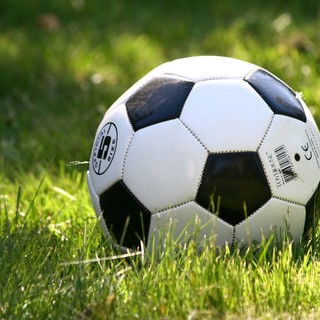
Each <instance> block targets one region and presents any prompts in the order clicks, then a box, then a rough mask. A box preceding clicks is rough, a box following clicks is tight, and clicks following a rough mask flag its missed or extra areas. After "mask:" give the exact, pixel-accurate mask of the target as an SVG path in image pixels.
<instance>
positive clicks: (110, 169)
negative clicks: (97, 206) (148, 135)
mask: <svg viewBox="0 0 320 320" xmlns="http://www.w3.org/2000/svg"><path fill="white" fill-rule="evenodd" d="M133 133H134V132H133V129H132V127H131V124H130V122H129V118H128V115H127V111H126V107H125V105H119V106H118V107H117V108H115V109H113V110H112V111H111V112H107V113H106V115H105V117H104V118H103V120H102V122H101V123H100V125H99V128H98V130H97V133H96V136H95V140H94V144H93V148H92V151H91V157H90V164H89V175H90V179H91V182H92V185H93V187H94V189H95V191H96V193H97V194H98V195H100V194H101V193H102V192H103V191H104V190H106V189H107V188H108V187H110V186H111V185H112V184H114V183H115V182H116V181H117V180H119V179H121V177H122V167H123V161H124V158H125V153H126V151H127V149H128V146H129V143H130V141H131V139H132V137H133Z"/></svg>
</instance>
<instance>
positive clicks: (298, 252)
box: [0, 0, 320, 319]
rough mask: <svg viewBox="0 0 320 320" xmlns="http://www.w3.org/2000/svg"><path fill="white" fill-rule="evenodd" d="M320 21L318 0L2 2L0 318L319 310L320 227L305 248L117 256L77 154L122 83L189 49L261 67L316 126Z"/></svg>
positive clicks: (295, 315)
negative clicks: (51, 21)
mask: <svg viewBox="0 0 320 320" xmlns="http://www.w3.org/2000/svg"><path fill="white" fill-rule="evenodd" d="M43 14H51V15H52V16H53V17H54V18H56V19H58V20H57V21H58V23H57V24H56V25H55V26H53V28H50V27H49V26H48V25H43V20H41V17H42V15H43ZM52 16H51V17H52ZM319 18H320V6H319V4H318V1H312V0H305V1H303V2H301V1H298V0H293V1H290V4H286V5H282V3H281V2H279V1H275V0H274V1H269V2H266V1H260V0H258V1H255V2H254V3H252V2H248V3H241V5H237V3H236V2H232V1H231V0H227V1H220V2H218V1H209V0H208V1H202V2H199V1H182V0H177V1H175V2H172V1H167V0H165V1H153V0H151V1H145V0H137V1H131V2H130V1H125V0H119V1H111V0H106V1H98V0H93V1H85V0H72V1H63V0H55V1H53V0H51V1H40V0H30V1H25V2H23V1H17V0H2V1H1V2H0V168H1V172H0V319H46V318H48V319H49V318H50V319H214V318H217V319H250V318H251V319H271V318H277V319H288V318H291V319H307V318H309V319H318V318H319V317H320V289H319V288H320V280H319V279H320V276H319V275H320V264H319V261H320V260H319V249H320V243H319V228H318V227H317V228H316V230H315V232H314V238H313V239H312V241H311V243H310V244H309V245H307V244H303V243H301V244H295V245H293V244H291V243H290V242H289V241H288V240H287V241H284V243H283V244H282V245H281V246H275V245H274V241H273V239H271V240H270V241H269V242H268V241H267V242H266V243H264V244H262V245H261V246H257V247H252V248H248V249H244V248H243V249H241V250H240V249H237V248H235V249H233V250H231V251H230V250H226V251H222V252H216V250H215V249H213V248H205V249H204V251H203V252H202V253H198V252H197V251H196V249H195V248H194V247H193V246H190V247H189V248H187V249H186V250H184V251H182V252H181V251H180V252H175V250H174V249H173V248H172V247H170V246H169V248H167V250H166V252H165V253H164V254H163V255H162V256H160V257H157V258H156V257H153V256H148V254H146V253H143V252H142V253H137V255H136V256H132V257H121V256H119V255H118V254H117V253H116V252H114V251H113V250H112V248H111V247H110V244H109V243H108V242H107V241H106V239H105V238H104V237H103V235H102V233H101V230H100V228H99V226H98V225H97V221H96V219H95V216H94V213H93V209H92V206H91V203H90V199H89V195H88V191H87V187H86V182H85V172H86V169H87V165H86V164H84V165H83V164H78V165H75V164H73V162H75V161H78V162H83V161H87V160H88V158H89V154H90V149H91V145H92V142H93V137H94V134H95V130H96V128H97V126H98V124H99V122H100V120H101V118H102V116H103V114H104V112H105V111H106V110H107V108H108V107H109V106H110V105H111V104H112V102H113V101H114V100H115V99H116V98H117V97H118V96H119V95H120V94H121V93H122V92H124V91H125V90H126V89H127V88H128V87H129V86H130V85H131V84H133V83H134V82H135V81H136V80H138V79H139V78H140V77H141V76H142V75H143V74H145V73H146V72H148V71H149V70H150V69H152V68H154V67H156V66H157V65H158V64H160V63H162V62H165V61H167V60H171V59H175V58H179V57H184V56H191V55H225V56H232V57H235V58H239V59H244V60H248V61H251V62H253V63H256V64H258V65H261V66H263V67H265V68H267V69H269V70H270V71H272V72H273V73H275V74H276V75H278V76H279V77H280V78H282V79H283V80H284V81H286V82H287V83H288V84H289V85H291V86H292V87H293V88H294V89H295V90H296V91H301V92H303V94H304V98H305V100H306V102H307V104H308V105H309V106H310V109H311V110H312V112H313V114H314V117H315V119H316V121H317V122H318V123H320V107H319V106H320V91H319V87H320V67H319V65H320V64H319V62H320V49H319V47H318V43H319V40H320V32H319V30H320V19H319ZM41 21H42V22H41ZM47 21H48V20H47Z"/></svg>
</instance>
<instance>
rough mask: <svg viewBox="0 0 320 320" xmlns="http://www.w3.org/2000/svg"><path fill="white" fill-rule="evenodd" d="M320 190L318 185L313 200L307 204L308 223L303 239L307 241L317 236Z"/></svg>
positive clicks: (305, 225)
mask: <svg viewBox="0 0 320 320" xmlns="http://www.w3.org/2000/svg"><path fill="white" fill-rule="evenodd" d="M319 189H320V186H319V185H318V187H317V189H316V191H315V192H314V194H313V195H312V197H311V199H310V200H309V201H308V203H307V204H306V221H305V224H304V231H303V237H304V240H306V241H308V240H310V238H311V237H312V236H315V232H316V228H317V225H318V222H319V218H320V217H319V212H318V207H319Z"/></svg>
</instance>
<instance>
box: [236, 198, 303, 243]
mask: <svg viewBox="0 0 320 320" xmlns="http://www.w3.org/2000/svg"><path fill="white" fill-rule="evenodd" d="M305 218H306V211H305V207H304V206H300V205H297V204H293V203H290V202H287V201H283V200H280V199H275V198H271V199H270V200H269V201H268V202H267V203H266V204H265V205H264V206H263V207H262V208H260V209H259V210H257V212H256V213H255V214H253V215H251V216H250V217H249V218H248V219H247V220H245V221H243V222H241V223H240V224H238V225H237V226H236V232H235V238H236V241H239V242H240V243H243V244H247V243H250V242H254V241H258V242H261V241H262V240H263V239H266V238H267V237H268V236H270V235H271V234H272V233H273V232H275V233H276V236H277V237H278V240H281V236H283V235H285V233H287V234H290V236H291V237H292V238H293V239H294V240H295V241H299V240H300V237H301V236H302V234H303V230H304V225H305Z"/></svg>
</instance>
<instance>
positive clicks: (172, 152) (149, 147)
mask: <svg viewBox="0 0 320 320" xmlns="http://www.w3.org/2000/svg"><path fill="white" fill-rule="evenodd" d="M206 157H207V151H206V150H205V148H203V147H202V145H201V144H200V143H199V142H198V140H197V139H196V138H195V137H194V136H193V135H192V134H191V133H190V132H189V131H188V130H187V129H186V128H185V127H184V126H183V124H182V123H181V122H180V121H179V120H171V121H166V122H163V123H160V124H157V125H154V126H151V127H147V128H144V129H141V130H139V131H137V132H136V134H135V136H134V138H133V139H132V143H131V145H130V148H129V151H128V155H127V159H126V161H125V164H124V174H123V179H124V181H125V183H126V184H127V186H128V187H129V188H130V190H132V191H133V193H134V194H135V196H136V197H137V198H138V199H139V200H140V201H141V202H142V203H143V204H144V205H145V206H146V207H147V208H148V209H149V210H150V211H151V212H157V211H160V210H164V209H166V208H169V207H172V206H174V205H178V204H181V203H184V202H188V201H190V200H193V199H194V198H195V195H196V192H197V187H198V184H199V181H200V178H201V173H202V169H203V167H204V164H205V161H206Z"/></svg>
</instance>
